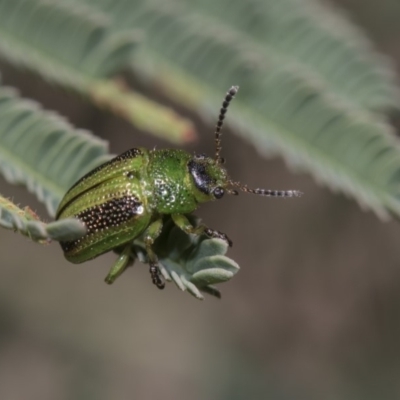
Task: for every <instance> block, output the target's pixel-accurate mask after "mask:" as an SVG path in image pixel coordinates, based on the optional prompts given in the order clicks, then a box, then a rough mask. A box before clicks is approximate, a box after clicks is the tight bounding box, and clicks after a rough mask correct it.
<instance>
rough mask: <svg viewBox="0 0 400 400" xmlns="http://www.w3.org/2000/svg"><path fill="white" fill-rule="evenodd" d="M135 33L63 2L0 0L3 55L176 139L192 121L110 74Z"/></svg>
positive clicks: (122, 62)
mask: <svg viewBox="0 0 400 400" xmlns="http://www.w3.org/2000/svg"><path fill="white" fill-rule="evenodd" d="M136 36H137V35H136V34H123V33H112V32H111V31H110V30H109V23H108V18H107V17H106V16H103V15H101V14H99V13H96V12H93V10H88V9H86V8H85V7H83V6H81V5H76V6H74V7H71V6H70V5H68V4H65V2H63V1H51V0H50V1H43V0H15V1H9V0H0V56H1V57H3V58H4V59H5V60H7V61H8V62H9V63H12V64H15V65H17V66H22V67H24V68H29V69H31V70H33V71H35V72H37V73H39V74H40V75H41V76H43V77H44V78H45V79H47V80H49V81H51V82H54V83H57V84H60V85H62V86H64V87H66V88H71V89H74V90H76V91H78V92H80V93H82V94H84V95H86V96H87V97H88V98H90V99H91V100H92V101H93V102H95V103H97V104H98V105H99V106H101V107H104V108H106V109H109V110H111V111H113V112H115V113H116V114H118V115H120V116H122V117H123V118H125V119H127V120H128V121H130V122H132V123H133V124H134V125H136V126H137V127H139V128H141V129H143V130H145V131H148V132H151V133H153V134H155V135H158V136H161V137H165V138H167V139H169V140H170V141H172V142H175V143H181V142H184V141H187V140H191V139H193V137H194V136H193V135H194V131H193V127H192V124H191V123H190V122H189V121H187V120H185V119H184V118H182V117H180V116H178V115H177V114H175V113H174V112H173V111H172V110H171V109H169V108H166V107H164V106H161V105H158V104H156V103H154V102H152V101H151V100H149V99H146V98H145V97H144V96H142V95H140V94H139V93H136V92H134V91H132V90H130V89H129V88H128V87H127V86H126V85H125V84H124V83H123V82H119V81H114V80H112V79H111V78H112V77H114V76H115V75H116V74H117V73H119V72H120V71H121V70H122V69H123V68H124V67H126V66H127V65H128V63H129V60H130V59H131V57H132V54H133V50H134V48H135V46H136V42H137V39H136Z"/></svg>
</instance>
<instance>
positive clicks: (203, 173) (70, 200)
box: [56, 86, 301, 289]
mask: <svg viewBox="0 0 400 400" xmlns="http://www.w3.org/2000/svg"><path fill="white" fill-rule="evenodd" d="M237 91H238V87H237V86H233V87H232V88H231V89H230V90H229V91H228V93H227V94H226V96H225V99H224V101H223V103H222V108H221V110H220V114H219V117H218V122H217V125H216V130H215V142H216V153H215V157H214V158H210V157H206V156H204V155H191V154H189V153H187V152H186V151H183V150H177V149H165V150H148V149H145V148H134V149H130V150H128V151H126V152H125V153H123V154H121V155H119V156H117V157H115V158H114V159H112V160H110V161H108V162H106V163H104V164H102V165H100V166H99V167H97V168H95V169H94V170H93V171H91V172H89V173H88V174H86V175H85V176H84V177H82V178H81V179H80V180H79V181H78V182H76V183H75V184H74V185H73V186H72V187H71V188H70V189H69V191H68V192H67V193H66V195H65V196H64V198H63V199H62V201H61V203H60V205H59V207H58V210H57V214H56V219H63V218H71V217H75V218H77V219H78V220H80V221H81V222H82V223H83V224H84V225H85V226H86V229H87V233H86V235H85V236H84V237H83V238H81V239H78V240H74V241H68V242H61V247H62V249H63V251H64V255H65V257H66V259H67V260H68V261H70V262H72V263H76V264H78V263H82V262H85V261H88V260H91V259H93V258H95V257H98V256H100V255H101V254H104V253H106V252H108V251H110V250H115V249H119V250H120V256H119V258H118V260H117V262H116V263H115V264H114V265H113V267H112V268H111V270H110V272H109V273H108V275H107V277H106V279H105V280H106V282H107V283H110V284H111V283H112V282H114V280H115V279H116V278H117V277H118V276H119V275H120V274H121V273H122V272H123V271H124V270H125V269H126V268H127V266H128V265H130V263H131V261H132V255H131V246H132V242H133V240H134V239H136V238H138V237H139V236H140V237H142V238H143V242H144V244H145V247H146V252H147V256H148V260H149V265H150V274H151V278H152V281H153V283H154V284H155V285H156V286H157V287H158V288H159V289H163V288H164V286H165V283H164V280H163V279H162V276H161V273H160V270H159V267H158V261H157V255H156V254H155V253H154V251H153V249H152V246H153V243H154V241H155V240H156V238H157V237H158V236H159V235H160V233H161V230H162V225H163V217H164V216H166V215H170V216H171V218H172V220H173V222H174V223H175V224H176V225H177V226H178V227H179V228H181V229H182V230H183V231H184V232H185V233H187V234H197V235H203V234H204V235H207V236H208V237H211V238H219V239H222V240H224V241H226V242H227V243H228V244H229V246H232V242H231V240H230V239H229V238H228V236H227V235H225V234H224V233H221V232H219V231H216V230H213V229H210V228H208V227H206V226H204V225H201V226H198V227H194V226H192V224H191V223H190V222H189V220H188V218H187V215H188V214H190V213H192V212H193V211H195V210H196V209H197V207H198V206H199V204H200V203H204V202H206V201H211V200H216V199H220V198H222V196H223V195H224V193H228V194H231V195H237V194H238V192H237V191H236V190H235V188H238V189H240V190H242V191H244V192H247V193H253V194H258V195H260V196H271V197H298V196H300V195H301V192H299V191H297V190H287V191H278V190H267V189H250V188H248V187H247V186H246V185H241V184H240V183H238V182H234V181H232V180H231V179H230V178H229V176H228V174H227V171H226V170H225V169H224V168H223V166H222V164H223V163H224V160H223V158H222V157H221V156H220V152H221V128H222V124H223V120H224V117H225V114H226V111H227V109H228V106H229V103H230V101H231V100H232V99H233V97H234V96H235V95H236V93H237Z"/></svg>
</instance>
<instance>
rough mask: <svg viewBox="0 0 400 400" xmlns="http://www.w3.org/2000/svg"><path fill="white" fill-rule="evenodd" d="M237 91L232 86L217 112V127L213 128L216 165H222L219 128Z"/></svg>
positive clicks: (237, 88) (235, 87) (236, 87)
mask: <svg viewBox="0 0 400 400" xmlns="http://www.w3.org/2000/svg"><path fill="white" fill-rule="evenodd" d="M238 90H239V86H232V87H231V88H230V89H229V90H228V92H227V93H226V96H225V99H224V101H223V103H222V107H221V110H220V111H219V116H218V121H217V125H216V127H215V161H216V163H217V164H222V158H221V156H220V153H221V128H222V125H223V123H224V118H225V114H226V112H227V111H228V106H229V103H230V102H231V100H232V99H233V98H234V97H235V95H236V93H237V92H238Z"/></svg>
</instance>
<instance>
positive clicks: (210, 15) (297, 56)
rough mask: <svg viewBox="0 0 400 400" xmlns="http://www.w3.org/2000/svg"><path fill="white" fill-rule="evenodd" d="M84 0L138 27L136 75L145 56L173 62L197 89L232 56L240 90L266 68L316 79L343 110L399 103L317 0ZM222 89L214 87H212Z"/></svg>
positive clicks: (365, 50) (382, 64) (389, 72)
mask: <svg viewBox="0 0 400 400" xmlns="http://www.w3.org/2000/svg"><path fill="white" fill-rule="evenodd" d="M70 1H74V2H75V3H78V2H77V0H70ZM85 3H86V4H88V5H90V6H91V7H92V8H93V10H94V12H95V11H97V12H98V11H104V12H105V13H106V14H107V15H109V16H112V17H113V22H114V23H113V28H114V30H115V31H117V32H119V31H121V30H122V31H125V30H126V29H131V28H132V27H135V28H141V29H143V31H144V32H145V33H146V39H147V40H146V42H145V44H143V52H141V53H140V54H139V55H140V56H141V57H136V58H135V60H134V65H135V68H136V69H138V70H140V71H142V72H143V73H147V74H148V73H149V71H148V70H147V68H148V64H147V63H146V58H148V61H149V62H151V63H154V65H155V66H157V62H158V60H157V58H158V57H160V58H161V59H163V60H169V62H171V61H172V65H173V66H174V67H176V68H177V70H178V72H179V70H180V69H182V70H183V71H186V72H189V73H193V72H194V75H195V76H196V78H200V79H201V80H202V81H203V80H204V81H205V82H202V84H204V83H207V84H209V85H215V84H216V83H217V84H218V82H220V80H221V77H222V76H223V75H225V71H226V70H227V69H228V71H229V72H230V71H231V70H232V64H233V65H235V64H237V60H236V58H237V57H235V53H237V54H240V55H241V57H242V58H243V59H244V60H245V63H244V64H243V65H242V70H241V73H242V76H241V78H242V79H240V81H238V80H234V81H233V82H237V83H240V84H242V86H243V75H245V76H246V75H248V74H252V72H253V70H254V71H255V72H256V73H257V71H258V70H260V69H261V70H263V73H264V74H267V73H269V70H270V69H271V68H272V69H276V68H282V67H284V68H288V69H290V70H291V74H292V75H295V76H298V77H301V78H303V79H304V80H306V81H307V80H310V81H312V82H314V83H315V82H316V83H317V84H318V85H320V86H321V87H322V88H324V89H326V90H327V91H329V92H331V93H332V94H335V95H337V97H338V98H339V99H341V100H342V101H344V102H346V104H347V105H348V106H356V107H365V108H367V109H373V110H385V109H387V108H391V107H396V108H398V107H399V104H400V90H399V88H398V87H397V86H396V78H395V73H394V68H393V67H391V66H390V63H389V61H388V60H387V59H384V57H382V56H380V55H378V54H376V52H374V51H373V50H372V46H371V45H370V43H369V42H368V40H367V39H366V38H365V36H364V35H363V34H362V33H361V32H360V31H359V30H358V29H357V28H356V27H355V26H353V25H352V24H350V23H349V22H348V21H347V19H346V18H345V17H344V16H343V15H341V14H339V12H335V10H334V9H332V8H329V7H327V5H326V4H325V5H321V4H320V3H319V1H317V0H305V1H301V2H299V1H298V0H279V1H276V0H249V1H246V2H243V1H241V0H221V1H214V0H194V1H192V0H147V1H145V2H143V1H141V0H85ZM342 14H343V13H342ZM153 53H155V54H153ZM153 56H155V57H153ZM210 62H211V64H209V63H210ZM217 65H220V67H219V68H217ZM211 71H212V72H211ZM229 72H228V75H229ZM158 74H160V69H157V75H158ZM157 75H156V76H155V78H156V77H157ZM231 78H232V77H231ZM231 82H232V80H231ZM224 86H226V85H222V83H220V86H218V87H219V88H222V87H224ZM182 100H183V99H182Z"/></svg>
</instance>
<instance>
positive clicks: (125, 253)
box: [105, 243, 135, 285]
mask: <svg viewBox="0 0 400 400" xmlns="http://www.w3.org/2000/svg"><path fill="white" fill-rule="evenodd" d="M134 261H135V259H134V258H133V257H132V253H131V244H130V243H129V244H127V245H126V246H125V247H124V249H123V250H122V252H121V254H120V255H119V257H118V259H117V261H116V262H115V263H114V265H113V266H112V267H111V269H110V272H109V273H108V275H107V276H106V279H105V281H106V283H108V284H109V285H111V284H112V283H113V282H114V281H115V280H116V279H117V278H118V277H119V276H120V275H121V274H122V273H123V272H124V271H125V270H126V269H127V268H128V267H129V266H130V265H132V264H133V262H134Z"/></svg>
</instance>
